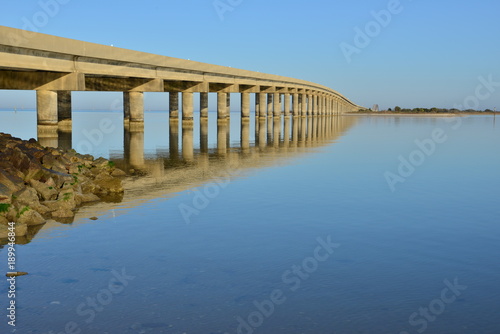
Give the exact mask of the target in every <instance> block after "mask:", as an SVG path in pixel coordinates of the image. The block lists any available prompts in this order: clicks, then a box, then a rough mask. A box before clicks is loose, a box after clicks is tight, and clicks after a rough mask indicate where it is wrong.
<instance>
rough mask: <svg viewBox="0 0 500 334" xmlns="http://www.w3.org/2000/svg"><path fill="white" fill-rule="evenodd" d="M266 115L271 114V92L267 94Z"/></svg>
mask: <svg viewBox="0 0 500 334" xmlns="http://www.w3.org/2000/svg"><path fill="white" fill-rule="evenodd" d="M267 116H269V117H272V116H273V94H272V93H269V94H267Z"/></svg>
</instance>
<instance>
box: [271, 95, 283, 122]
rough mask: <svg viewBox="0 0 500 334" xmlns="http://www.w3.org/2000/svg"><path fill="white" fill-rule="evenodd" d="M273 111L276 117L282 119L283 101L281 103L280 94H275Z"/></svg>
mask: <svg viewBox="0 0 500 334" xmlns="http://www.w3.org/2000/svg"><path fill="white" fill-rule="evenodd" d="M273 102H274V103H273V110H274V113H273V115H274V117H281V101H280V93H274V94H273Z"/></svg>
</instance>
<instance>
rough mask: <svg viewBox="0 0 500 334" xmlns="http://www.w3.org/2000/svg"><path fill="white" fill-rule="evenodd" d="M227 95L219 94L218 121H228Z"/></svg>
mask: <svg viewBox="0 0 500 334" xmlns="http://www.w3.org/2000/svg"><path fill="white" fill-rule="evenodd" d="M226 112H227V93H217V119H226Z"/></svg>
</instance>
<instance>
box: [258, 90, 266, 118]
mask: <svg viewBox="0 0 500 334" xmlns="http://www.w3.org/2000/svg"><path fill="white" fill-rule="evenodd" d="M266 99H267V94H266V93H260V94H259V106H260V113H259V116H260V117H264V118H265V117H267V101H266Z"/></svg>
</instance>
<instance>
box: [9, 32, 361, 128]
mask: <svg viewBox="0 0 500 334" xmlns="http://www.w3.org/2000/svg"><path fill="white" fill-rule="evenodd" d="M0 89H9V90H12V89H14V90H15V89H19V90H36V93H37V119H38V125H39V131H40V128H42V129H43V130H42V132H45V131H47V132H51V131H57V127H58V126H59V127H67V126H68V125H69V126H71V92H72V91H115V92H116V91H118V92H123V98H124V108H123V109H124V121H125V122H126V123H127V125H129V126H130V127H131V128H135V129H137V130H139V131H140V129H141V127H143V122H144V92H168V93H169V111H170V120H171V121H176V120H178V119H179V117H181V119H182V123H183V124H184V123H187V124H188V123H189V122H190V121H192V119H193V110H194V107H193V100H194V99H193V94H194V93H199V94H200V106H199V110H200V117H201V118H202V119H203V118H206V117H208V94H209V93H216V94H217V118H218V119H219V120H220V121H224V120H226V119H228V117H229V106H230V93H240V94H241V116H242V119H243V120H245V119H248V117H249V116H250V94H252V93H254V94H256V96H255V115H256V117H259V118H267V117H281V116H282V115H284V117H289V116H294V117H295V116H297V117H299V116H301V117H306V116H316V115H317V116H320V115H335V114H342V113H344V112H348V111H354V110H358V109H359V108H360V107H359V106H358V105H356V104H355V103H353V102H351V101H350V100H349V99H347V98H346V97H344V96H343V95H341V94H340V93H338V92H336V91H334V90H333V89H330V88H328V87H325V86H322V85H318V84H315V83H312V82H308V81H303V80H298V79H293V78H288V77H283V76H278V75H271V74H265V73H259V72H252V71H247V70H240V69H235V68H230V67H224V66H218V65H211V64H206V63H200V62H195V61H190V60H183V59H177V58H171V57H166V56H160V55H154V54H149V53H143V52H138V51H132V50H126V49H121V48H116V47H112V46H105V45H99V44H93V43H88V42H82V41H77V40H72V39H67V38H61V37H56V36H51V35H45V34H40V33H34V32H30V31H25V30H20V29H14V28H9V27H4V26H0ZM180 111H181V112H180Z"/></svg>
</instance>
